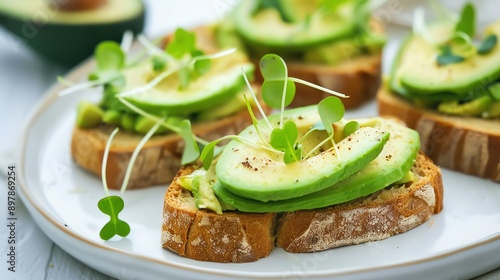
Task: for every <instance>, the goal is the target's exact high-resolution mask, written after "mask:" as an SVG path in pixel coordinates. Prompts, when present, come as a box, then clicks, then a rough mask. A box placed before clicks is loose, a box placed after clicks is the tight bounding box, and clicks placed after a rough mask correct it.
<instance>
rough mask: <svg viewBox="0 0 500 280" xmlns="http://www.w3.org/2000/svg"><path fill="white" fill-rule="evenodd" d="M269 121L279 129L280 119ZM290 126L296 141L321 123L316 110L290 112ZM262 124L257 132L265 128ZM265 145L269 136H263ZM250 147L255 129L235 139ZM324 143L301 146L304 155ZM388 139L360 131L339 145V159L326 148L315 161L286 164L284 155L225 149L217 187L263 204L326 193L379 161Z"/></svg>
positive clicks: (234, 145) (313, 140) (314, 140)
mask: <svg viewBox="0 0 500 280" xmlns="http://www.w3.org/2000/svg"><path fill="white" fill-rule="evenodd" d="M268 119H269V121H270V122H271V124H272V125H274V126H276V127H278V122H279V120H280V116H279V115H273V116H270V117H269V118H268ZM286 120H293V121H294V122H295V123H296V124H297V127H298V128H299V136H298V138H299V139H300V138H301V137H302V135H304V134H305V133H306V132H307V131H308V130H309V129H310V128H311V127H312V126H313V125H314V124H315V123H317V122H318V121H320V118H319V114H318V113H317V107H316V106H309V107H303V108H297V109H292V110H288V111H286V112H285V121H286ZM264 124H265V123H264V122H263V121H260V122H259V126H263V125H264ZM261 133H262V135H263V138H264V139H268V138H269V131H266V130H261ZM239 135H240V136H241V137H243V138H246V139H248V140H250V141H251V142H254V143H259V142H260V139H259V137H258V135H257V133H256V132H255V129H254V127H253V126H250V127H248V128H247V129H245V130H244V131H243V132H241V133H240V134H239ZM325 138H326V133H324V132H323V135H319V134H316V135H312V136H311V137H307V138H305V139H306V140H304V142H303V147H304V154H307V152H308V151H309V150H310V149H311V148H313V147H315V146H316V145H317V144H318V143H320V142H321V141H322V140H324V139H325ZM388 139H389V134H387V133H385V132H382V131H380V130H377V129H375V128H371V127H363V128H361V129H359V130H357V131H356V132H354V133H353V134H351V135H350V136H349V137H347V138H345V139H344V140H342V141H341V142H339V143H337V147H338V154H339V155H340V156H338V154H337V153H336V151H335V149H333V148H330V149H327V150H325V151H323V152H320V153H317V154H314V155H313V156H311V157H309V158H307V159H303V160H300V161H296V162H293V163H288V164H285V163H284V161H283V154H282V153H278V152H270V151H267V150H265V149H262V148H255V147H253V146H250V145H248V144H245V143H242V142H241V141H240V140H237V139H236V140H233V141H231V142H230V143H228V145H227V146H226V147H225V149H224V151H223V152H222V154H221V156H220V157H219V159H218V162H217V165H216V174H217V178H218V180H219V182H220V183H221V184H222V186H223V187H224V188H225V189H227V190H228V191H230V192H232V193H234V194H237V195H239V196H243V197H247V198H251V199H255V200H260V201H263V202H266V201H273V200H283V199H289V198H293V197H299V196H303V195H305V194H308V193H312V192H316V191H319V190H321V189H324V188H327V187H329V186H331V185H332V184H335V183H336V182H338V181H340V180H343V179H345V178H347V177H349V176H350V175H351V174H353V173H355V172H357V171H359V170H360V169H362V168H363V167H365V166H366V165H367V164H369V162H371V161H372V160H373V159H374V158H376V157H377V156H378V154H379V153H380V152H381V151H382V148H383V146H384V144H385V143H386V141H387V140H388Z"/></svg>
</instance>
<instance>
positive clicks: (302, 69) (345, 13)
mask: <svg viewBox="0 0 500 280" xmlns="http://www.w3.org/2000/svg"><path fill="white" fill-rule="evenodd" d="M370 4H371V3H370V1H365V0H352V1H307V0H297V1H280V0H277V1H268V0H249V1H241V2H239V3H238V4H237V5H236V7H235V8H234V10H233V11H232V12H231V13H230V14H229V15H228V16H227V18H226V19H225V20H223V21H221V22H220V23H219V24H217V25H216V30H217V32H216V36H217V40H218V42H219V44H220V45H221V46H226V45H230V46H235V45H238V46H239V47H238V48H241V49H244V50H246V52H247V53H248V54H249V56H250V57H251V58H252V60H253V61H255V62H258V60H259V59H260V57H262V56H263V55H264V54H267V53H276V54H278V55H280V56H281V57H283V58H284V59H285V60H286V61H287V63H288V71H289V73H290V76H292V77H297V78H301V79H303V80H307V81H309V82H311V83H313V84H317V85H320V86H323V87H326V88H329V89H331V90H335V91H338V92H345V93H348V95H349V96H350V98H349V99H346V100H344V104H345V106H346V108H348V109H349V108H354V107H358V106H360V105H361V104H363V103H365V102H367V101H369V100H371V99H372V98H373V97H374V96H375V93H376V91H377V89H378V87H379V84H380V75H381V53H382V48H383V46H384V44H385V42H386V38H385V36H384V35H383V34H382V30H381V29H382V27H381V26H380V25H379V24H378V23H377V22H376V21H374V20H372V19H371V17H370V10H371V7H370V6H369V5H370ZM257 78H261V77H260V76H257ZM298 87H299V88H298V94H297V96H296V98H295V100H294V103H293V104H292V106H304V105H310V104H317V103H318V102H319V101H320V100H321V99H323V98H324V97H326V96H327V95H326V94H323V95H322V94H321V93H317V92H315V91H314V89H312V88H310V87H307V86H303V85H298Z"/></svg>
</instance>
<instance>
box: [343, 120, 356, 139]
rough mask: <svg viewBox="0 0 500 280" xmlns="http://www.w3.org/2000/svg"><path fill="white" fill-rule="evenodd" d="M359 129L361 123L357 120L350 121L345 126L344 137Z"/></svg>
mask: <svg viewBox="0 0 500 280" xmlns="http://www.w3.org/2000/svg"><path fill="white" fill-rule="evenodd" d="M358 129H359V123H358V122H357V121H350V122H348V123H346V124H345V126H344V131H343V134H344V137H347V136H349V135H351V134H352V133H353V132H355V131H356V130H358Z"/></svg>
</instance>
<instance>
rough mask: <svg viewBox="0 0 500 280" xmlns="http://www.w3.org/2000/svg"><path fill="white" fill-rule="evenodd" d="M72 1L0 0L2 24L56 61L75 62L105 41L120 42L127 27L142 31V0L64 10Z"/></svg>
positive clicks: (19, 40)
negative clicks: (67, 3) (86, 8)
mask: <svg viewBox="0 0 500 280" xmlns="http://www.w3.org/2000/svg"><path fill="white" fill-rule="evenodd" d="M58 2H59V3H63V2H64V3H66V2H68V1H39V0H22V1H0V25H2V26H3V27H5V28H6V29H7V30H9V31H10V32H12V33H13V34H15V35H17V36H18V38H17V40H16V41H15V42H14V43H13V44H16V45H17V44H21V43H23V44H26V45H28V46H29V47H31V48H32V49H33V50H35V51H36V52H37V53H38V54H40V55H41V56H43V57H45V58H46V59H49V60H51V61H53V62H56V63H59V64H62V65H65V66H74V65H76V64H77V63H79V62H81V61H83V60H84V59H86V58H88V57H90V56H91V55H92V54H93V52H94V48H95V46H96V45H97V44H99V43H100V42H102V41H108V40H111V41H116V42H120V41H121V39H122V37H123V33H124V32H125V31H127V30H130V31H132V32H133V33H134V34H139V33H141V32H142V30H143V27H144V21H145V8H144V5H143V3H142V1H140V0H108V1H107V4H106V5H103V6H102V7H99V8H96V9H93V10H84V11H63V10H58V9H57V3H58Z"/></svg>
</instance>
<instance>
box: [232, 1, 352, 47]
mask: <svg viewBox="0 0 500 280" xmlns="http://www.w3.org/2000/svg"><path fill="white" fill-rule="evenodd" d="M258 2H259V1H241V2H240V4H239V5H238V6H237V7H236V8H235V10H234V13H233V16H234V22H235V29H236V30H237V32H238V33H239V34H240V35H241V36H242V37H243V38H244V39H245V41H247V43H250V44H254V45H257V46H260V47H264V48H271V49H273V50H288V51H289V50H291V49H293V50H302V49H305V48H308V47H311V46H317V45H320V44H322V43H325V42H330V41H333V40H336V39H340V38H344V37H348V36H350V35H351V34H353V33H354V30H355V27H356V26H355V23H354V21H352V20H351V17H350V16H352V11H353V5H346V6H347V8H346V10H347V12H344V11H342V13H340V12H339V13H338V14H337V15H335V16H332V15H329V16H325V17H321V18H320V19H319V20H314V21H313V22H311V23H310V24H309V25H307V26H306V25H303V24H301V23H298V24H294V23H292V24H291V23H287V22H284V21H283V20H282V19H281V16H280V14H279V12H278V11H277V10H275V9H263V10H261V11H257V9H258V8H259V3H258Z"/></svg>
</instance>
